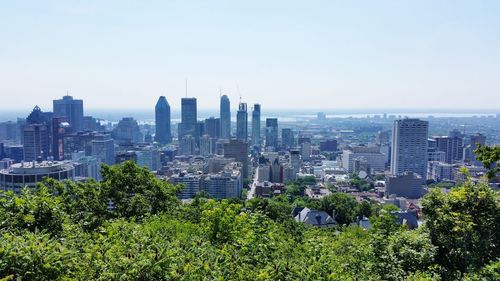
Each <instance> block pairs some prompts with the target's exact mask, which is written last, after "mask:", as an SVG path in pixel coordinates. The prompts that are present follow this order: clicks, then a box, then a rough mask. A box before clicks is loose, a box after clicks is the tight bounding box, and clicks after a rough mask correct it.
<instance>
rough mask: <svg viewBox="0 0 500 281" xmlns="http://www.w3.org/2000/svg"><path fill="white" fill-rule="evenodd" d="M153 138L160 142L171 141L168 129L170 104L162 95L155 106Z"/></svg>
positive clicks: (170, 133)
mask: <svg viewBox="0 0 500 281" xmlns="http://www.w3.org/2000/svg"><path fill="white" fill-rule="evenodd" d="M155 126H156V135H155V140H156V141H157V142H159V143H160V144H167V143H171V142H172V132H171V129H170V105H169V104H168V102H167V99H166V98H165V97H164V96H161V97H160V98H159V99H158V102H156V106H155Z"/></svg>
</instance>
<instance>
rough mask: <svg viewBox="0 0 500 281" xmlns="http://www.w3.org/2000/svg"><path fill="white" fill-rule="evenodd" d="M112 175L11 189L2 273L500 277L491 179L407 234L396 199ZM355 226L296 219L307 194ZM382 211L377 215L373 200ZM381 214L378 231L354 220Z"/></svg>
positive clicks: (439, 196)
mask: <svg viewBox="0 0 500 281" xmlns="http://www.w3.org/2000/svg"><path fill="white" fill-rule="evenodd" d="M102 175H103V178H104V179H103V181H101V182H95V181H87V182H79V183H72V182H57V181H54V180H50V179H49V180H46V181H45V182H44V183H42V184H40V185H39V186H38V188H37V189H36V190H35V191H30V190H29V189H25V190H23V191H22V192H21V195H19V196H16V195H14V194H13V193H0V280H15V279H19V280H252V281H253V280H456V279H460V278H462V279H464V280H499V277H500V262H499V258H500V254H499V250H498V245H499V241H498V235H499V233H500V231H499V229H498V227H499V226H500V222H499V216H500V212H499V195H498V192H497V191H493V190H491V189H488V187H487V186H486V185H473V184H470V183H467V184H466V185H464V186H462V187H459V188H456V189H452V191H451V192H450V193H449V194H444V193H441V192H440V191H439V190H437V189H436V190H432V191H431V192H430V193H429V194H428V195H427V196H426V198H425V199H424V215H425V219H426V220H427V226H426V227H424V228H420V229H418V230H408V229H407V228H405V227H402V226H400V225H398V224H397V221H396V218H395V217H394V216H393V215H392V213H391V211H392V210H393V209H391V208H390V207H382V206H373V205H372V204H370V203H369V202H366V203H365V202H363V203H361V204H360V203H357V202H356V201H355V200H354V199H353V198H352V197H350V196H349V195H347V194H343V193H334V194H332V195H330V196H328V197H325V198H324V200H321V201H317V202H316V203H313V202H312V201H308V199H303V198H302V197H299V196H297V197H296V198H294V197H293V196H291V195H282V196H278V197H275V198H271V199H262V198H254V199H252V200H249V201H241V200H214V199H211V198H207V196H203V194H200V195H199V196H197V197H196V198H195V199H194V200H193V201H192V202H190V203H186V204H182V203H181V202H180V200H179V199H177V197H176V195H177V194H178V192H179V191H180V188H181V187H178V186H173V185H171V184H169V183H167V182H165V181H163V180H160V179H157V178H156V177H155V176H154V175H153V174H151V173H149V172H148V171H147V170H145V169H143V168H140V167H138V166H137V165H136V164H134V163H132V162H128V163H125V164H122V165H117V166H112V167H104V168H103V170H102ZM299 199H300V200H302V201H301V202H302V203H304V204H317V205H316V206H317V207H318V208H323V209H324V210H325V211H329V210H330V211H332V212H333V210H335V212H336V218H337V219H338V220H339V221H342V224H345V226H339V227H338V228H337V229H333V230H332V229H319V228H314V227H308V226H305V225H303V224H301V223H298V222H295V221H294V220H293V218H292V216H291V215H290V212H291V209H292V208H293V206H296V205H297V203H298V200H299ZM375 207H376V208H377V209H378V210H377V211H376V212H374V211H372V210H373V209H374V208H375ZM361 214H363V215H365V216H369V215H371V220H372V224H373V227H372V229H370V230H364V229H362V228H359V227H356V226H349V224H350V222H351V221H353V220H355V217H356V216H358V215H361Z"/></svg>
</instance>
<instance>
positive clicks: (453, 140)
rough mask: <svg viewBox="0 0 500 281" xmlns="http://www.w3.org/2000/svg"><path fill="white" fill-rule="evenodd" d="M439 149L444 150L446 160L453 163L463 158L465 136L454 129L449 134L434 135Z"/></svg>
mask: <svg viewBox="0 0 500 281" xmlns="http://www.w3.org/2000/svg"><path fill="white" fill-rule="evenodd" d="M434 139H435V140H436V146H437V150H438V151H442V152H444V155H445V156H444V161H445V162H446V163H448V164H453V163H454V162H457V161H462V160H463V150H464V145H463V138H462V136H461V134H460V133H458V134H457V132H455V131H452V132H451V133H450V135H449V136H439V137H434Z"/></svg>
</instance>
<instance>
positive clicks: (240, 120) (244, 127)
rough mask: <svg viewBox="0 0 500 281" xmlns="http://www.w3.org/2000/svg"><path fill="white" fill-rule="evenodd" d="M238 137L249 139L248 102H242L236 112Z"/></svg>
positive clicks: (241, 139)
mask: <svg viewBox="0 0 500 281" xmlns="http://www.w3.org/2000/svg"><path fill="white" fill-rule="evenodd" d="M236 139H238V140H240V141H243V142H247V141H248V112H247V104H246V103H240V105H239V107H238V112H237V114H236Z"/></svg>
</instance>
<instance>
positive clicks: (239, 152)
mask: <svg viewBox="0 0 500 281" xmlns="http://www.w3.org/2000/svg"><path fill="white" fill-rule="evenodd" d="M224 158H234V159H235V160H236V161H237V162H240V163H241V165H242V166H243V171H242V174H243V178H248V172H249V171H248V169H249V163H248V162H249V161H248V144H247V143H246V142H244V141H241V140H230V141H229V142H228V143H225V144H224Z"/></svg>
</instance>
